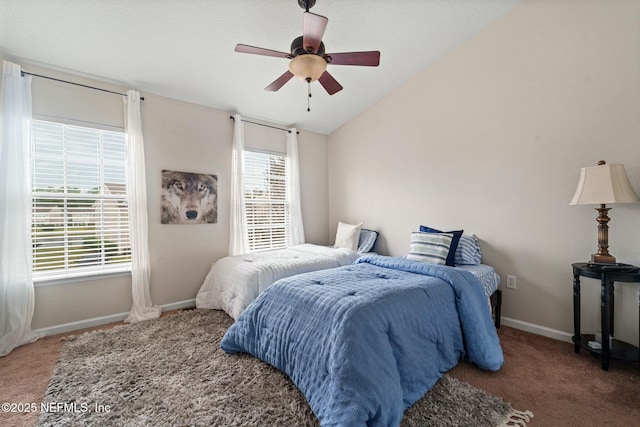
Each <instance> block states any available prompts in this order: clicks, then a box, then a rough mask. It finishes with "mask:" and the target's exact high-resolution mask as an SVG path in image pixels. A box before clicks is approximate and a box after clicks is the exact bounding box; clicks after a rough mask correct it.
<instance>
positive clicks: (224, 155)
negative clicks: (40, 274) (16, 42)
mask: <svg viewBox="0 0 640 427" xmlns="http://www.w3.org/2000/svg"><path fill="white" fill-rule="evenodd" d="M1 59H3V58H0V60H1ZM9 59H10V60H12V61H13V62H16V63H21V61H20V60H19V59H15V58H9ZM21 65H23V68H24V69H26V70H28V71H31V72H36V73H40V74H44V75H48V76H52V77H57V78H62V79H66V80H71V81H74V82H79V83H84V84H89V85H93V86H98V87H101V88H106V89H111V90H116V91H120V92H123V91H125V90H126V89H127V88H126V87H122V86H120V85H114V84H110V83H108V82H104V81H95V80H93V79H87V78H85V77H82V76H78V75H70V74H68V73H61V72H58V71H55V70H49V69H43V68H41V67H37V66H34V65H30V64H29V63H24V62H22V63H21ZM32 89H33V105H34V114H36V115H40V116H41V117H43V116H49V117H50V118H53V117H62V118H65V119H68V120H73V121H84V122H89V123H99V124H101V125H100V126H102V125H107V126H115V127H122V126H123V117H124V110H123V102H122V99H121V97H120V96H117V95H113V94H106V93H104V92H99V91H94V90H90V89H86V88H80V87H76V86H72V85H68V84H64V83H56V82H52V81H50V80H44V79H41V78H34V79H33V83H32ZM142 96H144V98H145V100H144V101H143V102H142V107H141V112H142V124H143V131H144V139H145V160H146V174H147V197H148V212H149V252H150V258H151V298H152V300H153V302H154V303H155V304H159V305H168V306H171V305H172V304H176V303H177V304H180V303H181V302H184V301H187V302H188V301H189V300H192V299H193V298H195V295H196V293H197V291H198V289H199V288H200V285H201V284H202V282H203V280H204V277H205V275H206V274H207V272H208V271H209V268H210V265H211V263H212V262H214V261H215V260H217V259H218V258H220V257H222V256H226V255H227V250H228V242H229V200H230V198H229V181H230V168H231V138H232V132H233V121H231V120H230V119H229V116H230V113H229V112H226V111H219V110H214V109H211V108H207V107H204V106H201V105H195V104H189V103H185V102H180V101H176V100H172V99H169V98H164V97H160V96H156V95H153V94H150V93H142ZM44 118H46V117H44ZM80 124H82V123H80ZM248 126H250V125H247V129H248ZM251 126H252V127H251V129H250V130H248V134H249V136H250V137H251V138H252V140H253V141H255V142H256V143H257V144H260V143H264V142H269V141H272V140H273V139H274V132H275V134H276V135H277V136H278V137H280V138H281V139H282V141H284V136H283V135H284V133H283V132H281V131H273V130H270V129H268V128H264V127H258V126H253V125H251ZM298 142H299V156H300V165H301V166H300V170H301V189H302V194H303V196H302V212H303V219H304V223H305V232H306V235H307V241H309V242H311V243H317V244H328V241H327V236H328V210H327V208H326V206H327V203H328V201H327V199H328V190H327V188H328V187H327V186H328V179H327V137H326V136H325V135H319V134H315V133H311V132H300V134H299V135H298ZM268 148H271V149H277V147H275V148H274V147H273V146H272V147H268ZM282 149H284V145H282ZM162 169H173V170H179V171H188V172H198V173H209V174H216V175H217V176H218V182H219V184H218V223H217V224H203V225H163V224H160V183H161V171H162ZM35 295H36V302H35V313H34V318H33V323H32V326H33V328H35V329H41V328H51V327H56V326H58V325H63V324H67V323H72V324H77V325H82V322H84V321H86V320H87V319H95V318H106V319H107V320H108V319H111V316H114V315H119V314H121V313H126V312H128V311H129V309H130V307H131V279H130V276H129V275H125V276H118V277H112V278H108V279H100V280H88V281H82V282H69V283H61V284H54V285H46V286H37V287H36V292H35ZM76 322H79V323H76Z"/></svg>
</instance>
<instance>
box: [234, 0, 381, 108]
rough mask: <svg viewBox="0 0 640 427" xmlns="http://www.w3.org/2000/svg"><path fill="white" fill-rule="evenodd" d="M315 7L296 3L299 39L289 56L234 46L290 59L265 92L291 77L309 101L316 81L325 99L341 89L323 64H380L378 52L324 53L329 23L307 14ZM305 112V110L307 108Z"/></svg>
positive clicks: (302, 0)
mask: <svg viewBox="0 0 640 427" xmlns="http://www.w3.org/2000/svg"><path fill="white" fill-rule="evenodd" d="M315 4H316V0H298V5H300V7H301V8H303V9H304V10H305V12H304V14H303V31H302V36H300V37H297V38H296V39H294V40H293V42H292V43H291V53H286V52H279V51H276V50H270V49H264V48H261V47H255V46H248V45H246V44H238V45H236V48H235V51H236V52H241V53H251V54H254V55H264V56H274V57H278V58H287V59H290V61H289V69H288V70H287V71H285V73H284V74H282V75H281V76H280V77H278V78H277V79H276V80H275V81H274V82H273V83H271V84H270V85H269V86H267V87H266V88H265V90H268V91H273V92H275V91H277V90H279V89H280V88H281V87H282V86H284V84H285V83H287V82H288V81H289V80H291V78H292V77H294V76H296V77H298V78H299V79H301V80H304V81H306V82H307V83H309V97H311V88H310V84H311V82H314V81H316V80H317V81H319V82H320V84H321V85H322V87H324V89H325V90H326V91H327V93H328V94H329V95H333V94H334V93H336V92H339V91H341V90H342V85H341V84H340V83H338V81H337V80H336V79H334V78H333V76H332V75H331V74H329V72H328V71H327V64H334V65H360V66H368V67H377V66H378V65H379V64H380V52H379V51H377V50H376V51H368V52H342V53H325V46H324V43H323V42H322V36H323V35H324V30H325V28H326V27H327V23H328V22H329V20H328V19H327V18H326V17H324V16H320V15H316V14H315V13H311V12H309V9H310V8H311V7H313V6H314V5H315ZM307 110H309V109H308V108H307Z"/></svg>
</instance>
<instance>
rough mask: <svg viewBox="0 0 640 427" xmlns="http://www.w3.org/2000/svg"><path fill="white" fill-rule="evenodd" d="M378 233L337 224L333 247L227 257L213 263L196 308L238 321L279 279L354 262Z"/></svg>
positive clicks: (304, 246)
mask: <svg viewBox="0 0 640 427" xmlns="http://www.w3.org/2000/svg"><path fill="white" fill-rule="evenodd" d="M377 238H378V232H377V231H375V230H370V229H368V228H362V223H359V224H347V223H344V222H341V221H338V226H337V230H336V237H335V243H334V245H333V246H320V245H314V244H310V243H305V244H301V245H293V246H289V247H288V248H285V249H274V250H269V251H261V252H253V253H251V254H246V255H238V256H228V257H224V258H221V259H219V260H218V261H216V262H215V263H214V264H213V265H212V266H211V269H210V270H209V273H208V274H207V277H206V278H205V279H204V282H203V283H202V286H201V287H200V290H199V291H198V294H197V295H196V307H197V308H207V309H217V310H224V311H225V312H226V313H227V314H228V315H229V316H231V317H233V318H234V319H237V318H238V316H239V315H240V313H242V311H243V310H244V309H245V308H247V306H248V305H249V304H250V303H251V302H252V301H253V300H254V299H256V297H257V296H258V295H259V294H260V293H261V292H263V291H264V290H265V289H267V288H268V287H269V286H271V284H272V283H274V282H275V281H276V280H278V279H282V278H283V277H289V276H293V275H296V274H300V273H307V272H310V271H317V270H325V269H327V268H335V267H341V266H344V265H349V264H351V263H353V262H354V261H355V260H356V259H358V258H359V257H360V256H362V255H364V254H368V253H369V254H370V253H372V252H370V251H371V250H373V248H374V246H375V243H376V240H377Z"/></svg>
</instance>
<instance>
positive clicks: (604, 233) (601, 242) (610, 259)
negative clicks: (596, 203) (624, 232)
mask: <svg viewBox="0 0 640 427" xmlns="http://www.w3.org/2000/svg"><path fill="white" fill-rule="evenodd" d="M595 209H596V210H597V211H598V213H599V215H598V218H596V221H598V252H596V253H595V254H593V255H591V262H598V263H604V264H615V263H616V257H614V256H613V255H611V254H610V253H609V226H608V225H607V223H608V222H609V216H608V215H607V213H608V212H609V209H611V208H608V207H607V206H606V205H604V204H602V205H600V207H599V208H595Z"/></svg>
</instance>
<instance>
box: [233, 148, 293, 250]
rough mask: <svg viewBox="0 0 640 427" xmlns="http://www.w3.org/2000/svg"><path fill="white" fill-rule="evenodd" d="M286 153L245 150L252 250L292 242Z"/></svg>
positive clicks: (245, 179)
mask: <svg viewBox="0 0 640 427" xmlns="http://www.w3.org/2000/svg"><path fill="white" fill-rule="evenodd" d="M285 165H286V158H285V156H283V155H278V154H267V153H262V152H256V151H245V157H244V186H245V210H246V215H247V233H248V242H249V251H250V252H253V251H260V250H265V249H277V248H284V247H286V246H287V245H288V244H289V236H288V230H289V204H288V201H287V192H286V167H285Z"/></svg>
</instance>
